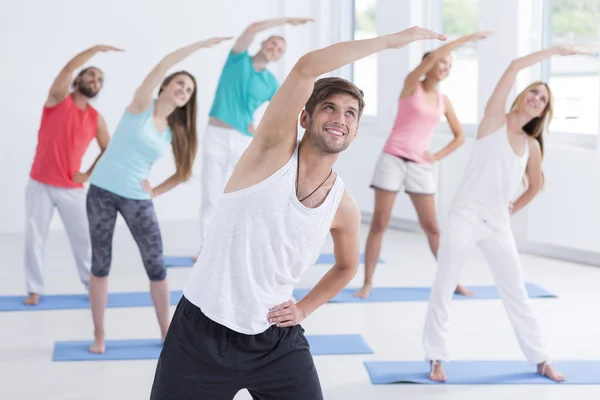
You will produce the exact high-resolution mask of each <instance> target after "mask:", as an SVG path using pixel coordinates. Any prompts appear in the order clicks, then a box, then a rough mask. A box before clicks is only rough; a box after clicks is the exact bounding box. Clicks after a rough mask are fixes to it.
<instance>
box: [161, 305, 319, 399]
mask: <svg viewBox="0 0 600 400" xmlns="http://www.w3.org/2000/svg"><path fill="white" fill-rule="evenodd" d="M242 389H247V390H248V392H250V394H251V395H252V398H253V399H261V400H275V399H281V400H296V399H297V400H321V399H323V394H322V392H321V384H320V382H319V377H318V375H317V370H316V369H315V365H314V362H313V358H312V354H311V352H310V348H309V345H308V341H307V340H306V337H305V336H304V329H303V328H302V327H301V326H300V325H296V326H294V327H290V328H277V327H276V326H271V327H270V328H269V329H267V330H266V331H265V332H263V333H260V334H258V335H245V334H241V333H237V332H235V331H232V330H231V329H229V328H227V327H225V326H223V325H220V324H218V323H216V322H214V321H212V320H210V319H209V318H208V317H206V316H205V315H204V313H202V311H201V310H200V309H199V308H198V307H196V306H195V305H193V304H192V303H190V301H189V300H187V299H186V298H185V297H182V298H181V300H180V302H179V304H178V305H177V309H176V310H175V314H174V315H173V320H172V321H171V325H170V327H169V332H168V334H167V337H166V339H165V344H164V346H163V349H162V352H161V354H160V357H159V359H158V364H157V366H156V374H155V377H154V383H153V385H152V394H151V396H150V399H151V400H167V399H169V400H183V399H190V400H191V399H194V400H196V399H211V400H220V399H223V400H225V399H227V400H231V399H233V398H234V396H235V395H236V393H237V392H238V391H240V390H242Z"/></svg>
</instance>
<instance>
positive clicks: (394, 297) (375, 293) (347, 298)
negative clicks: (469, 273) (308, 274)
mask: <svg viewBox="0 0 600 400" xmlns="http://www.w3.org/2000/svg"><path fill="white" fill-rule="evenodd" d="M525 286H526V288H527V293H528V294H529V297H530V298H555V297H557V296H556V295H555V294H553V293H550V292H549V291H547V290H546V289H544V288H542V287H540V286H537V285H535V284H533V283H526V284H525ZM467 288H468V289H470V290H472V291H473V292H475V296H470V297H467V296H462V295H459V294H455V295H454V299H457V300H459V299H460V300H482V299H499V298H500V296H499V295H498V290H497V289H496V286H469V287H467ZM358 290H359V288H346V289H344V290H342V291H341V292H340V293H339V294H338V295H337V296H335V297H334V298H333V299H331V300H330V301H329V302H330V303H378V302H388V301H427V300H429V293H430V292H431V288H429V287H397V288H389V287H387V288H373V290H372V291H371V296H369V297H367V298H366V299H358V298H356V297H354V296H353V294H354V293H356V292H357V291H358ZM309 291H310V289H295V290H294V297H295V298H296V300H297V301H300V300H301V299H302V298H303V297H304V296H306V295H307V294H308V292H309Z"/></svg>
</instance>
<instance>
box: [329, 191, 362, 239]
mask: <svg viewBox="0 0 600 400" xmlns="http://www.w3.org/2000/svg"><path fill="white" fill-rule="evenodd" d="M360 221H361V215H360V208H359V207H358V203H357V201H356V199H355V198H354V197H353V196H352V195H351V194H350V192H348V190H347V189H344V194H343V195H342V199H341V200H340V205H339V206H338V209H337V211H336V213H335V217H334V219H333V223H332V224H331V229H341V230H350V231H354V230H356V231H358V229H360Z"/></svg>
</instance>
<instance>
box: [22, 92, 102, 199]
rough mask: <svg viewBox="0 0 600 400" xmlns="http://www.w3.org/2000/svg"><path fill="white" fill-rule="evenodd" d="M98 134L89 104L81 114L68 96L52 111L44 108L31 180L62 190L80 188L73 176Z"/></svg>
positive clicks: (52, 108)
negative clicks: (61, 188)
mask: <svg viewBox="0 0 600 400" xmlns="http://www.w3.org/2000/svg"><path fill="white" fill-rule="evenodd" d="M97 132H98V111H96V109H94V108H93V107H92V106H91V105H89V104H88V106H87V108H86V109H85V110H80V109H79V108H77V105H75V102H74V101H73V98H72V97H71V96H70V95H69V96H67V97H66V98H65V99H64V100H63V101H61V102H60V103H58V104H57V105H55V106H54V107H44V111H43V113H42V121H41V124H40V130H39V132H38V144H37V148H36V151H35V158H34V160H33V165H32V166H31V172H30V174H29V176H30V177H31V179H34V180H36V181H38V182H42V183H45V184H47V185H52V186H58V187H63V188H81V187H83V185H82V184H80V183H76V182H74V181H73V175H74V174H75V173H77V172H79V168H80V167H81V159H82V158H83V155H84V154H85V151H86V150H87V148H88V146H89V144H90V142H91V141H92V139H93V138H94V137H95V136H96V133H97Z"/></svg>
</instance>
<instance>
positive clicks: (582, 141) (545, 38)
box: [539, 0, 600, 149]
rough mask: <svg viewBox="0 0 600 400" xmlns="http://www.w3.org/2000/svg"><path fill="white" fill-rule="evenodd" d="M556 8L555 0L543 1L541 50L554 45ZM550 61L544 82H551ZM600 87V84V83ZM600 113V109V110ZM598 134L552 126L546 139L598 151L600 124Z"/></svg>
mask: <svg viewBox="0 0 600 400" xmlns="http://www.w3.org/2000/svg"><path fill="white" fill-rule="evenodd" d="M553 8H554V0H542V12H541V20H542V21H541V22H542V23H541V39H540V41H541V48H542V49H545V48H548V47H550V46H551V45H552V11H553ZM550 76H551V74H550V60H544V61H542V62H541V68H540V74H539V79H540V80H542V81H544V82H549V81H550ZM598 77H600V68H599V69H598ZM599 81H600V79H599ZM599 85H600V82H599ZM598 112H599V113H600V108H599V110H598ZM596 130H597V132H596V134H589V133H578V132H566V131H558V130H554V129H552V125H551V126H550V129H549V131H550V132H549V135H547V137H546V139H547V140H546V141H547V143H548V144H554V145H559V146H576V147H583V148H588V149H597V148H598V147H599V143H598V142H599V140H600V122H599V123H598V126H597V127H596Z"/></svg>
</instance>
